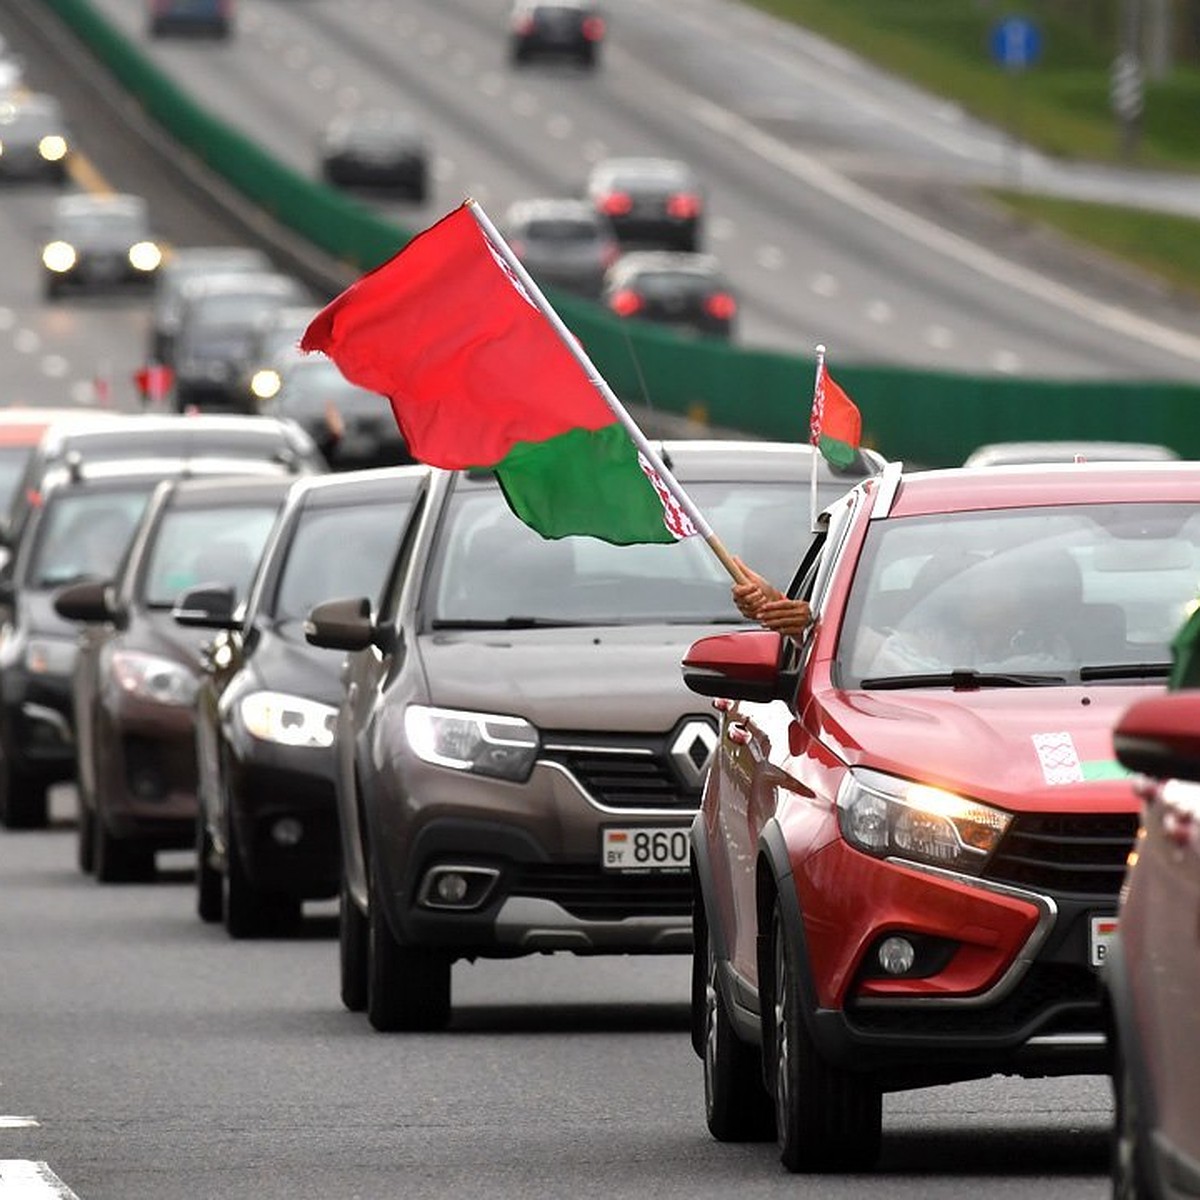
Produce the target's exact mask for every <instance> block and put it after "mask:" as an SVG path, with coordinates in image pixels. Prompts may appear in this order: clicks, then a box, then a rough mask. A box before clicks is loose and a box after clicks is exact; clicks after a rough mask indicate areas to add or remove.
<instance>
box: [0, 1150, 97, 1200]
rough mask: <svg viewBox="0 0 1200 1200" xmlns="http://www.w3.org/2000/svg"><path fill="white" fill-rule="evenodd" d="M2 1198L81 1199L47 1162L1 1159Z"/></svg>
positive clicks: (16, 1199)
mask: <svg viewBox="0 0 1200 1200" xmlns="http://www.w3.org/2000/svg"><path fill="white" fill-rule="evenodd" d="M0 1200H79V1197H78V1196H77V1195H76V1194H75V1193H74V1192H73V1191H71V1189H70V1188H69V1187H67V1185H66V1184H65V1183H63V1181H62V1180H61V1179H59V1177H58V1176H57V1175H55V1173H54V1172H53V1171H52V1170H50V1167H49V1165H48V1164H47V1163H44V1162H33V1161H32V1160H30V1159H25V1158H7V1159H0Z"/></svg>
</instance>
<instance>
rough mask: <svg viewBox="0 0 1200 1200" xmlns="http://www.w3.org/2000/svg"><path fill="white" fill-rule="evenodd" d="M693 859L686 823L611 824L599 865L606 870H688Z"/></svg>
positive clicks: (606, 830) (602, 847)
mask: <svg viewBox="0 0 1200 1200" xmlns="http://www.w3.org/2000/svg"><path fill="white" fill-rule="evenodd" d="M690 861H691V859H690V855H689V852H688V831H687V826H685V825H630V826H609V827H607V828H606V829H605V830H604V833H603V839H602V843H601V848H600V865H601V866H602V867H603V868H604V869H605V870H606V871H627V872H628V871H642V872H648V871H685V870H687V867H688V863H689V862H690Z"/></svg>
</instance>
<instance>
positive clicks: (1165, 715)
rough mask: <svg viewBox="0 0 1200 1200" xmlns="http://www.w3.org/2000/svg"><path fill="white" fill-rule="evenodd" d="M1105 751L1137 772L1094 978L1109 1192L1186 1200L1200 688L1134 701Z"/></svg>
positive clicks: (1193, 1117) (1196, 1100) (1197, 1087)
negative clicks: (1109, 1061)
mask: <svg viewBox="0 0 1200 1200" xmlns="http://www.w3.org/2000/svg"><path fill="white" fill-rule="evenodd" d="M1194 649H1195V647H1194V646H1193V647H1191V651H1192V652H1194ZM1113 744H1114V746H1115V748H1116V753H1117V758H1118V759H1119V760H1120V762H1121V763H1122V764H1123V765H1124V766H1125V767H1126V768H1127V769H1128V770H1130V771H1132V772H1135V773H1136V784H1135V786H1136V787H1137V790H1138V793H1139V795H1140V797H1141V800H1142V822H1141V827H1140V829H1139V831H1138V838H1137V843H1136V846H1135V850H1134V853H1133V854H1131V855H1130V858H1129V867H1128V870H1127V872H1126V876H1125V885H1124V887H1123V888H1122V890H1121V904H1120V908H1119V909H1118V912H1117V929H1116V933H1115V934H1114V936H1113V941H1112V944H1111V945H1110V946H1109V949H1108V954H1107V955H1106V957H1105V962H1104V967H1103V972H1102V979H1103V981H1104V985H1105V997H1106V999H1107V1002H1108V1012H1109V1019H1110V1023H1111V1024H1110V1036H1111V1037H1112V1040H1113V1043H1114V1045H1115V1047H1116V1052H1115V1055H1114V1063H1113V1092H1114V1096H1115V1100H1116V1105H1115V1108H1116V1118H1115V1121H1114V1131H1113V1132H1114V1136H1113V1156H1112V1185H1113V1189H1112V1194H1113V1196H1114V1197H1116V1198H1121V1200H1139V1198H1141V1200H1150V1198H1152V1197H1154V1198H1159V1197H1161V1198H1163V1200H1168V1198H1169V1200H1183V1198H1184V1197H1186V1196H1188V1195H1195V1194H1196V1193H1197V1192H1198V1191H1200V1080H1198V1079H1197V1076H1196V1072H1195V1070H1194V1068H1193V1064H1194V1063H1195V1052H1196V1049H1197V1047H1200V1007H1197V1004H1196V997H1197V996H1198V995H1200V922H1198V920H1197V918H1198V915H1200V691H1196V690H1194V689H1191V690H1187V691H1172V692H1170V693H1169V694H1164V695H1159V696H1152V697H1150V698H1149V699H1146V700H1142V701H1140V702H1139V703H1138V704H1136V705H1134V706H1133V707H1132V708H1130V709H1129V710H1128V711H1127V712H1126V713H1124V714H1123V715H1122V716H1121V718H1120V720H1119V721H1118V722H1117V726H1116V729H1115V730H1114V732H1113Z"/></svg>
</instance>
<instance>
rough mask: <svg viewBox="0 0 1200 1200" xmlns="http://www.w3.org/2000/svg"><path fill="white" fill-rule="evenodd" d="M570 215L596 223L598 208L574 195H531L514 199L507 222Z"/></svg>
mask: <svg viewBox="0 0 1200 1200" xmlns="http://www.w3.org/2000/svg"><path fill="white" fill-rule="evenodd" d="M554 217H558V218H562V217H570V218H571V219H572V220H579V221H587V222H588V224H589V225H595V224H596V223H597V221H598V216H597V213H596V210H595V209H594V208H593V207H592V205H590V204H589V203H588V202H587V201H586V200H579V199H576V198H574V197H572V196H531V197H530V198H528V199H526V200H514V201H513V202H512V204H510V205H509V206H508V211H507V212H506V213H505V222H506V223H507V224H510V225H515V224H518V223H519V222H524V221H537V220H545V219H550V218H554Z"/></svg>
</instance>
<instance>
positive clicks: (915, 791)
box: [837, 771, 1012, 875]
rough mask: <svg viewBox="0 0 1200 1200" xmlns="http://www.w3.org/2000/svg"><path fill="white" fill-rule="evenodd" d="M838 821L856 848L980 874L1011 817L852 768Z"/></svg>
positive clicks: (948, 794) (904, 781)
mask: <svg viewBox="0 0 1200 1200" xmlns="http://www.w3.org/2000/svg"><path fill="white" fill-rule="evenodd" d="M837 804H838V825H839V826H840V828H841V831H842V836H843V837H844V838H845V839H846V840H847V841H848V842H849V843H850V844H851V845H852V846H854V847H856V848H857V849H859V850H862V851H865V852H866V853H867V854H874V855H877V856H878V857H880V858H907V859H911V860H913V861H914V862H927V863H935V864H937V865H938V866H942V867H949V868H951V869H953V870H957V871H967V872H969V873H971V874H973V875H974V874H978V873H979V872H980V871H981V870H982V869H983V865H984V863H985V862H987V859H988V856H989V855H990V854H991V853H992V851H993V850H995V848H996V846H997V845H998V843H999V841H1000V839H1001V837H1002V836H1003V835H1004V831H1005V830H1006V829H1007V828H1008V825H1009V822H1010V821H1011V820H1012V818H1011V816H1010V815H1009V814H1008V813H1006V812H1002V811H1001V810H1000V809H996V808H992V807H990V806H989V805H987V804H980V803H979V802H978V801H976V800H969V799H967V798H966V797H964V796H958V795H955V794H954V793H953V792H946V791H943V790H942V789H941V788H935V787H929V786H928V785H926V784H923V783H913V782H911V781H910V780H907V779H897V778H895V777H894V776H891V775H884V774H882V773H881V772H879V771H851V772H850V773H849V774H847V776H846V777H845V779H844V780H843V781H842V786H841V787H840V788H839V789H838V798H837Z"/></svg>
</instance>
